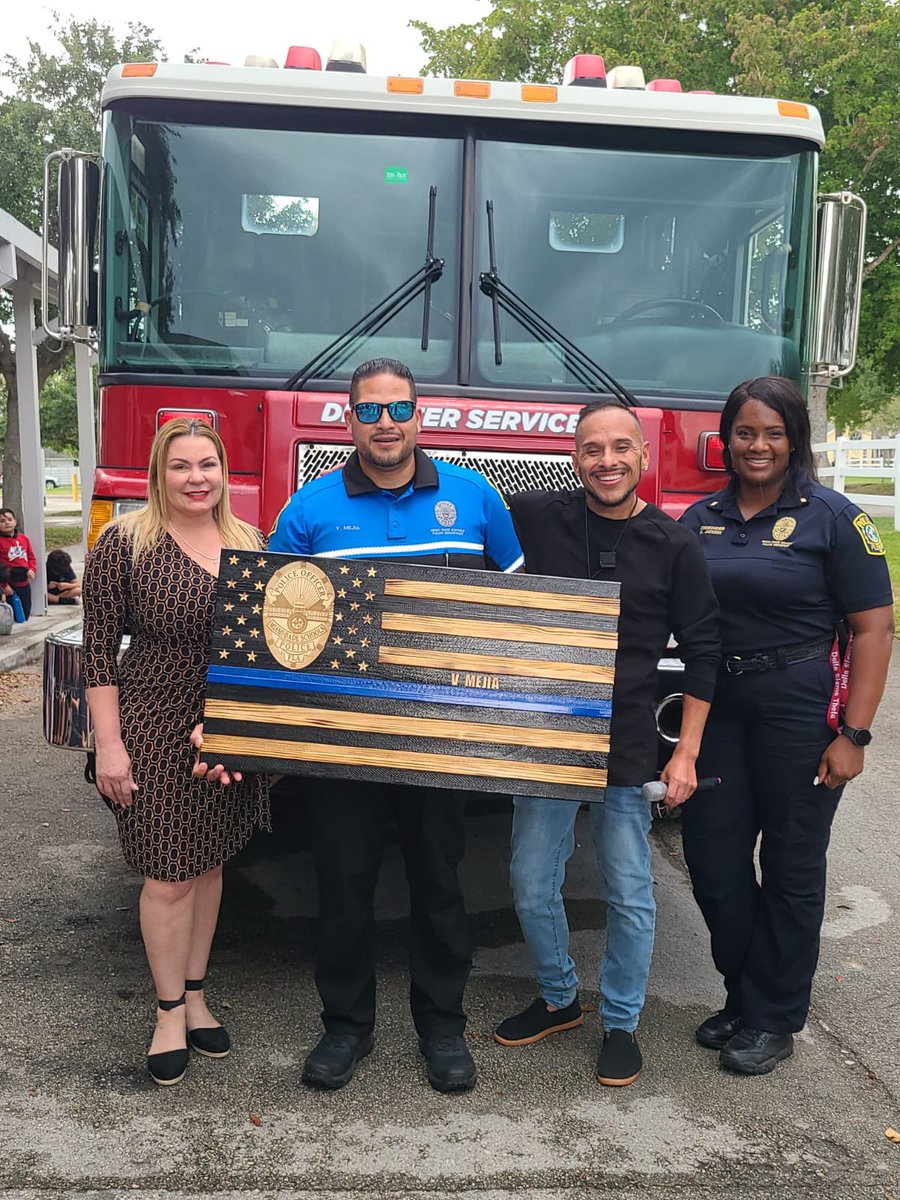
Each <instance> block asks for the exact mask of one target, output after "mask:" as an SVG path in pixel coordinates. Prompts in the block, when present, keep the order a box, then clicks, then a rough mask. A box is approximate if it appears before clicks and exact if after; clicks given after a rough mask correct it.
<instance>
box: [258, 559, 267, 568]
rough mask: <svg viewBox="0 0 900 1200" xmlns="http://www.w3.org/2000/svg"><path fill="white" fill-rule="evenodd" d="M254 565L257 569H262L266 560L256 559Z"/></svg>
mask: <svg viewBox="0 0 900 1200" xmlns="http://www.w3.org/2000/svg"><path fill="white" fill-rule="evenodd" d="M256 565H257V566H258V567H264V566H265V565H266V560H265V559H264V558H258V559H257V560H256Z"/></svg>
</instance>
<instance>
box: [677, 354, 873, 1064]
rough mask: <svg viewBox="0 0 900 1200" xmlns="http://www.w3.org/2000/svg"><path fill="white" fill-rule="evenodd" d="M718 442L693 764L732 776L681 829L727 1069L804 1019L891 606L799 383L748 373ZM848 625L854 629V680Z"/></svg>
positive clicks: (704, 516) (697, 805) (717, 1040)
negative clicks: (710, 659)
mask: <svg viewBox="0 0 900 1200" xmlns="http://www.w3.org/2000/svg"><path fill="white" fill-rule="evenodd" d="M721 437H722V442H723V444H724V458H725V466H726V469H727V471H728V474H729V475H730V476H731V480H730V482H729V484H728V486H727V487H726V488H725V489H724V490H723V491H721V492H718V493H716V494H715V495H713V496H710V497H708V498H706V499H704V500H700V501H698V502H697V503H696V504H694V505H693V506H692V507H691V508H689V509H688V510H687V512H686V513H685V514H684V516H683V518H682V520H683V522H684V523H685V524H686V525H688V526H689V527H690V528H691V529H693V530H694V532H695V533H696V534H697V536H698V537H699V539H700V543H701V546H702V547H703V551H704V554H705V556H706V559H707V561H708V563H709V567H710V571H711V574H712V579H713V585H714V587H715V590H716V594H717V596H718V600H719V605H720V609H721V616H720V621H721V635H722V647H723V656H724V657H723V662H722V667H721V669H720V671H719V678H718V681H717V685H716V696H715V700H714V702H713V707H712V712H711V714H710V718H709V721H708V723H707V726H706V732H705V735H704V738H703V745H702V749H701V752H700V758H699V761H698V763H697V773H698V775H707V776H719V777H721V779H722V783H721V786H719V787H718V788H716V789H715V790H713V791H709V792H701V793H698V794H697V795H695V796H694V797H693V798H692V799H691V800H690V802H689V803H688V804H687V805H685V807H684V810H683V837H684V851H685V859H686V861H687V864H688V868H689V870H690V873H691V880H692V883H693V887H694V895H695V897H696V899H697V903H698V904H699V906H700V908H701V910H702V912H703V916H704V918H705V920H706V924H707V926H708V927H709V931H710V935H711V941H712V953H713V958H714V960H715V964H716V967H717V968H718V970H719V972H720V973H721V974H722V976H723V977H724V982H725V989H726V993H727V998H726V1002H725V1007H724V1009H723V1010H722V1011H721V1012H718V1013H716V1014H715V1015H713V1016H711V1017H709V1018H707V1020H705V1021H704V1022H703V1023H702V1024H701V1025H700V1027H699V1028H698V1029H697V1032H696V1037H697V1041H698V1042H699V1043H700V1044H701V1045H703V1046H706V1047H709V1048H711V1049H718V1050H719V1051H720V1056H719V1060H720V1063H721V1065H722V1066H724V1067H726V1068H728V1069H730V1070H732V1071H737V1072H740V1073H742V1074H750V1075H760V1074H764V1073H765V1072H767V1071H771V1070H772V1068H773V1067H774V1066H775V1065H776V1064H777V1063H778V1062H780V1061H781V1060H782V1059H785V1058H787V1057H788V1056H789V1055H790V1054H791V1053H792V1052H793V1037H792V1035H793V1034H794V1033H795V1032H797V1031H799V1030H800V1029H802V1028H803V1026H804V1023H805V1021H806V1015H807V1011H808V1009H809V1003H810V989H811V986H812V979H813V975H814V974H815V969H816V962H817V959H818V953H819V932H820V929H821V925H822V917H823V911H824V903H825V855H826V850H827V847H828V840H829V834H830V829H831V822H832V819H833V817H834V813H835V811H836V809H837V805H838V801H839V800H840V797H841V792H842V791H843V787H844V784H845V783H846V782H847V781H848V780H849V779H853V778H854V777H855V776H856V775H858V774H859V773H860V772H861V771H862V769H863V759H864V748H865V746H866V745H868V743H869V741H870V740H871V734H870V733H869V728H868V727H869V725H870V724H871V722H872V719H873V718H874V716H875V710H876V708H877V706H878V702H879V700H880V699H881V694H882V691H883V688H884V682H885V678H886V675H887V669H888V663H889V660H890V654H891V647H892V639H893V610H892V596H891V584H890V578H889V575H888V570H887V565H886V562H885V557H884V547H883V546H882V544H881V539H880V537H879V535H878V531H877V530H876V528H875V526H874V525H873V524H872V522H871V520H870V519H869V518H868V517H867V516H866V514H865V513H863V512H861V511H860V509H858V508H857V507H856V505H854V504H851V503H850V502H849V501H848V500H847V499H846V498H845V497H844V496H842V495H840V494H839V493H837V492H834V491H832V490H831V489H829V488H825V487H822V486H821V484H819V483H818V482H817V481H816V474H815V466H814V462H813V455H812V449H811V445H810V426H809V417H808V414H807V411H806V406H805V404H804V402H803V398H802V396H801V395H800V392H799V391H798V389H797V388H796V387H795V385H794V384H793V383H791V382H790V381H789V380H787V379H782V378H779V377H777V376H767V377H764V378H761V379H753V380H749V381H748V382H746V383H742V384H740V385H739V386H738V387H736V388H735V389H734V391H733V392H732V393H731V395H730V396H729V397H728V400H727V402H726V404H725V407H724V409H723V411H722V418H721ZM842 621H845V622H846V625H847V626H849V629H850V631H851V632H852V635H853V637H852V655H851V661H850V664H849V677H847V676H844V682H845V687H844V688H843V689H841V687H840V678H841V675H842V674H843V672H842V670H841V666H842V664H841V661H840V656H839V651H838V648H837V641H836V637H835V633H836V629H837V627H838V626H839V624H840V623H841V622H842ZM844 665H846V663H845V664H844ZM760 834H761V842H760V851H759V859H760V868H761V880H760V881H759V882H757V876H756V871H755V868H754V849H755V846H756V842H757V838H758V837H759V835H760Z"/></svg>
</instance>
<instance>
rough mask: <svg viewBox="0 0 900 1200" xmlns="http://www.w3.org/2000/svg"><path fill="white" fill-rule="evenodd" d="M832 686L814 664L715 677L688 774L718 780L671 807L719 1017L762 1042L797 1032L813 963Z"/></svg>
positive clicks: (830, 808) (826, 833)
mask: <svg viewBox="0 0 900 1200" xmlns="http://www.w3.org/2000/svg"><path fill="white" fill-rule="evenodd" d="M833 683H834V679H833V675H832V671H831V667H830V664H829V662H828V660H827V659H826V658H822V659H816V660H814V661H812V662H806V663H797V664H795V665H793V666H790V667H787V668H786V669H784V670H781V671H767V672H763V673H760V674H747V675H741V676H737V677H735V676H731V675H728V674H727V673H725V672H724V671H723V672H720V674H719V679H718V682H717V685H716V698H715V701H714V703H713V708H712V712H711V714H710V719H709V721H708V723H707V726H706V732H705V735H704V738H703V746H702V749H701V752H700V758H699V761H698V764H697V774H698V775H699V776H707V775H718V776H720V777H721V779H722V783H721V784H720V785H719V787H717V788H714V789H712V790H711V791H708V792H699V793H698V794H697V795H695V796H692V797H691V799H690V800H689V801H688V802H687V804H685V806H684V808H683V810H682V835H683V839H684V854H685V859H686V861H687V865H688V868H689V870H690V873H691V881H692V883H693V887H694V896H695V897H696V899H697V903H698V904H699V906H700V909H701V911H702V913H703V916H704V918H705V920H706V924H707V926H708V928H709V932H710V937H711V942H712V954H713V959H714V961H715V964H716V967H717V968H718V970H719V972H720V974H721V975H722V976H723V977H724V980H725V988H726V991H727V1001H726V1008H727V1010H728V1011H729V1012H731V1013H734V1014H740V1015H741V1016H742V1018H743V1021H744V1024H745V1025H747V1026H749V1027H750V1028H752V1029H763V1030H767V1031H768V1032H770V1033H794V1032H797V1031H798V1030H800V1029H802V1028H803V1026H804V1024H805V1022H806V1015H807V1012H808V1010H809V1002H810V990H811V987H812V980H813V976H814V974H815V970H816V964H817V962H818V957H819V934H820V930H821V927H822V918H823V914H824V907H825V870H826V858H825V856H826V851H827V849H828V841H829V837H830V834H831V823H832V820H833V819H834V814H835V811H836V809H837V805H838V801H839V800H840V796H841V792H842V791H843V789H842V788H838V789H836V790H830V789H828V788H825V787H822V786H818V787H813V785H812V781H813V778H814V777H815V774H816V770H817V768H818V765H819V759H820V758H821V755H822V752H823V750H824V749H825V747H826V746H827V745H828V743H829V742H830V741H831V740H832V738H833V737H834V734H833V733H832V732H831V730H829V728H828V726H827V724H826V720H825V716H826V711H827V706H828V701H829V699H830V697H831V691H832V687H833ZM758 837H759V838H761V840H760V848H759V866H760V879H759V881H757V875H756V870H755V866H754V849H755V846H756V842H757V838H758Z"/></svg>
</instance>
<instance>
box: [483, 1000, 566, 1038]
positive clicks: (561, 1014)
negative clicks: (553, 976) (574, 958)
mask: <svg viewBox="0 0 900 1200" xmlns="http://www.w3.org/2000/svg"><path fill="white" fill-rule="evenodd" d="M583 1024H584V1016H583V1015H582V1012H581V1005H580V1004H579V1003H578V997H577V996H576V997H575V999H574V1000H573V1001H572V1003H571V1004H568V1005H567V1006H566V1007H565V1008H557V1009H554V1010H553V1012H550V1011H549V1010H548V1008H547V1003H546V1001H545V1000H543V999H542V997H540V996H538V998H537V1000H534V1001H532V1003H531V1004H529V1006H528V1007H527V1008H526V1009H525V1010H524V1011H523V1012H520V1013H516V1015H515V1016H514V1017H507V1018H506V1020H505V1021H501V1022H500V1024H499V1025H498V1026H497V1028H496V1029H495V1030H494V1041H495V1042H499V1043H500V1045H501V1046H530V1045H531V1044H532V1043H533V1042H539V1041H540V1040H541V1039H542V1038H545V1037H549V1036H550V1034H551V1033H561V1032H562V1031H563V1030H564V1029H575V1028H576V1027H577V1026H578V1025H583Z"/></svg>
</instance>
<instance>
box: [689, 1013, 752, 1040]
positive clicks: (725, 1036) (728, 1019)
mask: <svg viewBox="0 0 900 1200" xmlns="http://www.w3.org/2000/svg"><path fill="white" fill-rule="evenodd" d="M740 1027H741V1018H740V1016H739V1015H737V1014H735V1013H729V1012H726V1011H725V1009H724V1008H723V1009H722V1011H721V1012H717V1013H713V1015H712V1016H711V1017H707V1018H706V1020H705V1021H703V1022H702V1023H701V1024H700V1025H698V1026H697V1028H696V1029H695V1030H694V1037H695V1038H696V1039H697V1041H698V1042H699V1043H700V1045H701V1046H705V1047H706V1049H707V1050H721V1049H722V1047H723V1046H726V1045H727V1044H728V1043H729V1042H730V1041H731V1039H732V1038H733V1037H734V1035H735V1034H736V1033H737V1031H738V1030H739V1029H740Z"/></svg>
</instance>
